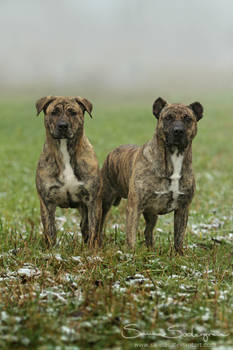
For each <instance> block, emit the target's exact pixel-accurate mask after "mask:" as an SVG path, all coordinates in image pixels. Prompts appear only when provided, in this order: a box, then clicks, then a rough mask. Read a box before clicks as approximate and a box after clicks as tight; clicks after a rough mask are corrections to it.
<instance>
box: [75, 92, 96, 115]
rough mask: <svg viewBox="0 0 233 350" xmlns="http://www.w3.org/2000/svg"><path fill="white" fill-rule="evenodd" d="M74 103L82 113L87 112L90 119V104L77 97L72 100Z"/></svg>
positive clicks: (84, 99)
mask: <svg viewBox="0 0 233 350" xmlns="http://www.w3.org/2000/svg"><path fill="white" fill-rule="evenodd" d="M74 99H75V101H76V102H77V103H78V104H79V105H80V106H81V107H82V109H83V112H85V111H87V113H88V114H89V116H90V117H91V118H92V115H91V111H92V103H91V102H90V101H88V100H87V99H86V98H83V97H80V96H77V97H75V98H74Z"/></svg>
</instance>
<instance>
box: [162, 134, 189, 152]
mask: <svg viewBox="0 0 233 350" xmlns="http://www.w3.org/2000/svg"><path fill="white" fill-rule="evenodd" d="M166 144H167V146H168V147H169V148H172V147H177V148H178V149H179V151H180V152H182V151H184V150H185V148H186V147H187V146H188V138H187V136H186V134H185V133H184V134H182V135H175V134H174V133H173V132H170V133H169V134H167V135H166Z"/></svg>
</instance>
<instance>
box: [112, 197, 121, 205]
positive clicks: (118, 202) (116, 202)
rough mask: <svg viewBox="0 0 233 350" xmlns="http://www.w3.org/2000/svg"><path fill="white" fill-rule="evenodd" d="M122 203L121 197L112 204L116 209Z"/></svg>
mask: <svg viewBox="0 0 233 350" xmlns="http://www.w3.org/2000/svg"><path fill="white" fill-rule="evenodd" d="M120 201H121V197H117V198H116V199H115V201H114V202H113V203H112V204H113V205H114V207H117V206H118V205H119V204H120Z"/></svg>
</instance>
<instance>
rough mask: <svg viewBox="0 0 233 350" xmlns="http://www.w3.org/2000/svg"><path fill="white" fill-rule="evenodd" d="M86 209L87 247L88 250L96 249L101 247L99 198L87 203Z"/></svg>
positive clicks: (100, 208) (100, 207)
mask: <svg viewBox="0 0 233 350" xmlns="http://www.w3.org/2000/svg"><path fill="white" fill-rule="evenodd" d="M89 204H90V205H89V207H88V246H89V248H96V247H98V246H100V245H101V231H100V224H101V216H102V206H101V197H99V198H97V199H95V200H94V202H92V203H89Z"/></svg>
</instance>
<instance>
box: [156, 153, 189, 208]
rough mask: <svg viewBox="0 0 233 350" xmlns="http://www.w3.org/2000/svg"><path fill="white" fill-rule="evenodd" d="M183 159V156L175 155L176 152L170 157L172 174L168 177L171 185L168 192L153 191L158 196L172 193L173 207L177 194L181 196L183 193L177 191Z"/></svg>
mask: <svg viewBox="0 0 233 350" xmlns="http://www.w3.org/2000/svg"><path fill="white" fill-rule="evenodd" d="M183 158H184V156H182V155H177V151H175V152H174V153H173V154H172V155H171V161H172V165H173V173H172V175H171V176H170V180H171V184H170V186H169V188H168V191H160V192H157V191H155V193H156V194H157V195H159V196H161V195H163V194H166V193H169V192H172V195H173V207H175V206H176V202H177V199H178V196H179V194H183V192H180V191H179V180H180V178H181V170H182V164H183Z"/></svg>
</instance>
